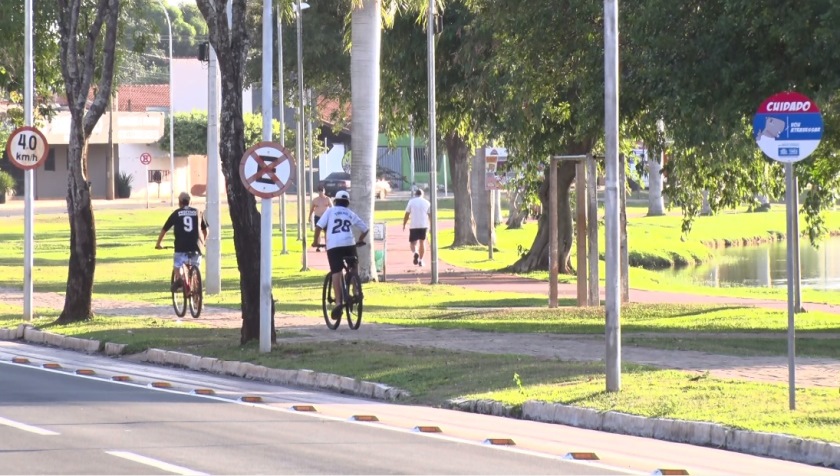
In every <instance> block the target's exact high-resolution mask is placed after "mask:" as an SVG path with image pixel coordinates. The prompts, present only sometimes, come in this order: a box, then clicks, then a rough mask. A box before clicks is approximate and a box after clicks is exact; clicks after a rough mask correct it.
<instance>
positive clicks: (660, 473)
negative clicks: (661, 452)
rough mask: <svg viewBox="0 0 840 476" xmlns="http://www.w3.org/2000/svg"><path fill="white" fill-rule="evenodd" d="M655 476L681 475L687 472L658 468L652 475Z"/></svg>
mask: <svg viewBox="0 0 840 476" xmlns="http://www.w3.org/2000/svg"><path fill="white" fill-rule="evenodd" d="M653 474H654V475H656V476H670V475H674V476H676V475H683V474H688V471H687V470H685V469H674V468H660V469H657V470H656V471H654V473H653Z"/></svg>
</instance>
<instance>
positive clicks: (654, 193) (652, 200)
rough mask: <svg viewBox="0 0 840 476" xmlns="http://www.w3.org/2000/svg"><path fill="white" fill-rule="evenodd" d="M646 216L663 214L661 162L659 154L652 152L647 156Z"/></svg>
mask: <svg viewBox="0 0 840 476" xmlns="http://www.w3.org/2000/svg"><path fill="white" fill-rule="evenodd" d="M647 163H648V213H647V214H648V216H650V217H658V216H662V215H664V214H665V200H664V199H663V198H662V179H663V177H662V163H661V162H660V154H659V153H653V154H651V156H650V157H649V158H648V161H647Z"/></svg>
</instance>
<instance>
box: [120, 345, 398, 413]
mask: <svg viewBox="0 0 840 476" xmlns="http://www.w3.org/2000/svg"><path fill="white" fill-rule="evenodd" d="M136 357H137V359H138V360H141V361H143V362H148V363H152V364H159V365H171V366H175V367H183V368H187V369H191V370H203V371H206V372H210V373H215V374H221V375H231V376H234V377H241V378H247V379H250V380H262V381H266V382H271V383H276V384H280V385H296V386H301V387H311V388H317V389H324V390H332V391H335V392H339V393H344V394H350V395H356V396H359V397H365V398H373V399H377V400H388V401H397V400H401V399H405V398H408V397H410V396H411V394H410V393H409V392H407V391H405V390H402V389H399V388H395V387H390V386H388V385H383V384H381V383H375V382H368V381H365V380H358V379H354V378H350V377H344V376H341V375H336V374H329V373H322V372H315V371H313V370H307V369H301V370H285V369H272V368H269V367H265V366H262V365H255V364H252V363H250V362H236V361H230V360H219V359H214V358H212V357H201V356H198V355H192V354H186V353H183V352H174V351H167V350H162V349H148V350H146V351H144V352H142V353H140V354H137V356H136Z"/></svg>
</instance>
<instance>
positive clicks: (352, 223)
mask: <svg viewBox="0 0 840 476" xmlns="http://www.w3.org/2000/svg"><path fill="white" fill-rule="evenodd" d="M316 226H317V227H318V228H320V229H322V230H324V233H325V234H326V235H327V250H331V249H333V248H338V247H340V246H355V245H356V237H355V236H354V235H353V227H355V228H357V229H358V230H359V231H360V232H361V233H364V232H366V231H368V227H367V225H366V224H365V222H363V221H362V219H361V218H359V217H358V215H356V214H355V213H353V210H350V209H349V208H347V207H342V206H340V205H339V206H334V207H330V208H328V209H327V211H326V212H324V214H323V215H321V219H320V220H318V223H316Z"/></svg>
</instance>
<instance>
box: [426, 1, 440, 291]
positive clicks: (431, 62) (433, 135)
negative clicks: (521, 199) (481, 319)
mask: <svg viewBox="0 0 840 476" xmlns="http://www.w3.org/2000/svg"><path fill="white" fill-rule="evenodd" d="M426 43H427V44H426V46H427V48H428V51H427V55H426V59H427V63H428V68H427V69H428V71H427V73H428V87H429V160H430V161H431V173H430V174H429V175H430V178H429V186H430V187H431V189H432V190H431V191H430V195H431V196H430V198H431V202H432V203H431V205H432V207H431V208H432V209H431V212H432V220H431V223H430V226H431V229H430V230H429V231H430V232H431V235H432V240H431V241H432V242H431V252H432V284H437V283H438V242H437V238H438V237H437V129H436V127H437V126H436V125H435V120H436V117H435V116H436V114H437V111H436V108H435V106H436V104H435V2H434V0H429V16H428V19H427V22H426Z"/></svg>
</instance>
